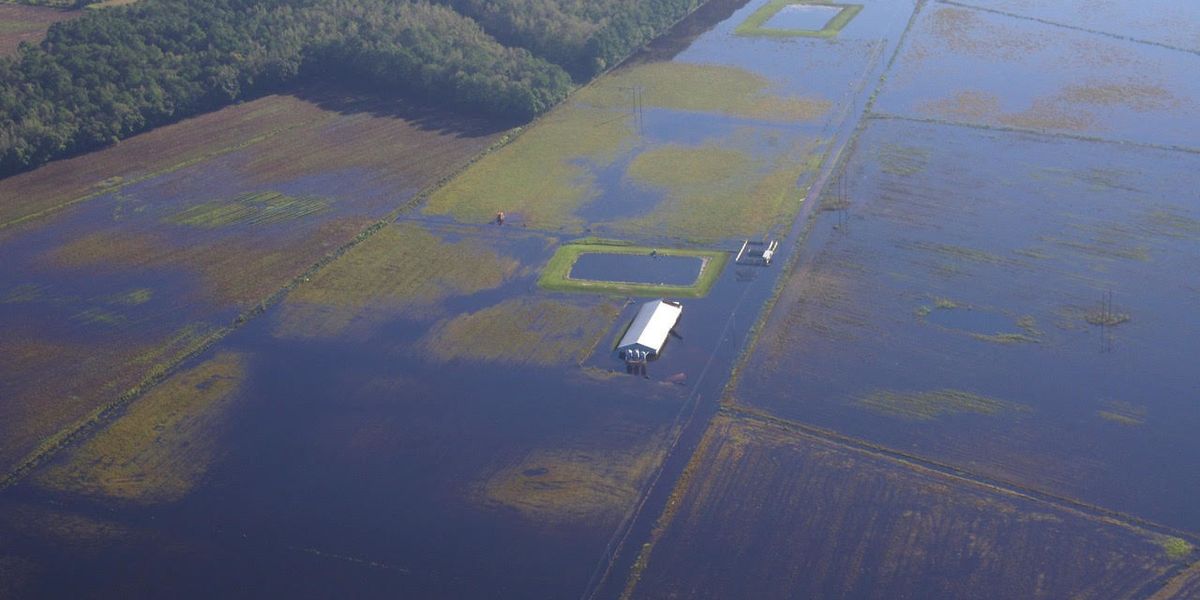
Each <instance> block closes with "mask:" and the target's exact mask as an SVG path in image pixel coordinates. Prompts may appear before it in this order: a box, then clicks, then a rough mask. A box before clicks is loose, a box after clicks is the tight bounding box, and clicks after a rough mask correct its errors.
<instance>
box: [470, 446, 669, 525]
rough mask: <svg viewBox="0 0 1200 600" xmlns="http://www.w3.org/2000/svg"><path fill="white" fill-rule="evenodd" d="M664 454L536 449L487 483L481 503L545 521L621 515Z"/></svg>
mask: <svg viewBox="0 0 1200 600" xmlns="http://www.w3.org/2000/svg"><path fill="white" fill-rule="evenodd" d="M662 457H663V450H662V449H661V448H659V447H658V446H657V445H656V444H649V445H645V446H634V447H631V448H627V449H605V448H597V447H595V446H590V447H589V446H586V445H580V446H579V447H574V446H572V447H564V448H547V449H539V450H535V451H533V452H530V453H529V454H528V455H526V456H525V457H524V458H522V459H521V460H519V461H518V462H516V463H514V464H511V465H508V466H505V467H503V468H501V469H499V470H498V471H496V472H495V473H494V474H492V475H491V476H490V477H488V478H487V480H485V481H484V482H482V483H481V484H480V485H479V486H478V488H477V491H476V495H477V497H478V499H479V501H480V503H481V504H483V505H484V506H489V507H494V508H504V509H508V510H515V511H516V512H517V513H518V514H520V515H521V516H522V517H524V518H526V519H528V520H530V521H534V522H537V523H541V524H544V525H555V524H560V523H566V522H574V523H581V522H583V521H585V520H594V519H613V520H615V519H619V518H620V516H621V515H622V514H623V512H624V511H625V510H626V509H627V508H628V507H629V506H630V504H631V503H632V502H633V501H634V500H635V499H636V498H637V497H638V494H639V493H640V488H641V483H642V482H643V481H644V480H645V478H646V477H647V476H648V475H649V474H650V473H651V472H652V471H653V470H654V467H655V466H657V465H658V464H659V462H660V461H661V460H662Z"/></svg>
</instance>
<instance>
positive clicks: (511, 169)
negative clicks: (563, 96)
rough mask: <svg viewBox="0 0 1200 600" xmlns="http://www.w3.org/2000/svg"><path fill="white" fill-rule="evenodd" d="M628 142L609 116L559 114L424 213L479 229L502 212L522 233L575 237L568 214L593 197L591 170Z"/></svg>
mask: <svg viewBox="0 0 1200 600" xmlns="http://www.w3.org/2000/svg"><path fill="white" fill-rule="evenodd" d="M618 117H619V115H618ZM632 138H633V131H632V130H631V129H630V127H629V123H628V122H626V120H624V119H621V118H617V119H615V120H614V118H613V113H611V112H609V111H606V110H600V109H596V108H589V107H581V106H578V105H574V104H571V105H567V106H564V107H561V108H559V109H557V110H555V111H554V112H553V113H552V114H550V115H549V116H547V117H546V118H545V119H543V120H541V121H539V122H538V123H537V124H535V125H534V126H532V127H530V128H529V130H528V131H526V132H524V133H523V134H521V136H520V137H518V138H517V139H516V140H514V141H513V142H512V143H510V144H508V145H506V146H504V147H502V148H500V149H499V150H496V151H495V152H492V153H491V154H488V155H487V156H484V157H483V158H482V159H480V160H479V161H478V162H476V163H475V164H473V165H471V167H470V168H468V169H467V170H466V171H464V172H462V173H461V174H459V175H458V176H457V177H455V178H454V179H453V180H451V181H450V182H449V183H447V184H446V185H445V186H443V187H441V188H440V189H439V190H438V191H437V192H435V193H434V194H433V195H432V196H430V198H429V201H428V202H427V203H426V205H425V207H424V212H425V214H431V215H449V216H452V217H454V218H455V219H458V220H459V221H463V222H475V223H483V222H488V221H491V220H492V219H494V218H495V217H496V213H497V212H498V211H504V212H505V213H507V214H508V215H509V216H510V219H511V220H513V221H514V222H519V223H521V224H522V225H526V226H529V227H537V228H540V229H564V230H570V231H581V230H582V228H583V225H584V221H583V220H582V219H580V218H579V217H577V216H575V215H574V212H575V211H576V210H577V209H578V208H579V207H581V206H583V205H584V204H585V203H587V202H588V201H589V200H592V199H594V198H596V197H597V196H598V195H599V192H598V190H597V189H596V187H595V180H596V176H595V171H594V169H596V168H602V167H604V166H607V165H610V164H612V163H613V162H614V161H615V160H616V159H617V157H618V156H619V154H620V152H621V150H622V149H627V148H628V147H629V143H630V142H631V140H632Z"/></svg>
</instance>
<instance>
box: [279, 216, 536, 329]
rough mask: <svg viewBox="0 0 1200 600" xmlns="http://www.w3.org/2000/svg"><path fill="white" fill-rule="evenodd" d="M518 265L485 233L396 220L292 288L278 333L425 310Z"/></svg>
mask: <svg viewBox="0 0 1200 600" xmlns="http://www.w3.org/2000/svg"><path fill="white" fill-rule="evenodd" d="M518 266H519V262H518V261H517V260H516V259H515V258H511V257H509V256H505V255H502V254H499V253H497V252H496V251H495V250H494V249H493V248H491V247H489V246H488V245H487V244H485V243H483V242H480V241H475V240H463V241H455V242H451V241H447V240H445V239H444V238H443V237H441V236H439V235H436V234H434V233H430V232H429V231H426V230H424V229H422V228H420V227H418V226H416V225H411V224H395V225H390V226H388V227H386V228H384V229H383V230H381V231H379V232H378V233H376V234H375V235H373V236H372V237H371V238H370V239H368V240H367V241H366V242H364V243H362V244H360V245H358V246H356V247H354V248H353V249H351V250H350V251H349V252H347V253H346V254H345V255H344V256H342V257H341V258H340V259H338V260H337V262H335V263H333V264H332V265H330V266H329V267H327V268H326V269H324V270H322V271H320V272H319V273H317V275H316V276H314V277H313V278H312V280H311V281H308V282H306V283H304V284H302V285H300V286H299V287H297V288H296V289H295V290H293V291H292V293H291V294H290V295H289V296H288V298H287V300H286V302H285V303H284V305H283V308H282V311H281V312H280V315H279V317H278V319H279V320H278V323H277V326H276V329H275V333H276V335H278V336H281V337H291V338H309V337H327V336H336V335H339V334H341V333H343V332H346V331H348V330H350V329H353V328H355V327H356V326H362V327H369V326H370V325H371V324H373V323H376V322H378V319H379V318H388V317H391V316H397V315H400V316H408V317H411V318H425V317H427V316H429V315H431V314H436V313H437V312H438V308H437V303H438V302H440V301H441V300H444V299H446V298H449V297H452V296H462V295H468V294H473V293H476V292H479V291H482V290H488V289H493V288H496V287H499V286H500V284H502V283H504V282H505V281H506V280H507V279H508V278H509V277H511V276H512V275H513V274H514V273H516V271H517V268H518Z"/></svg>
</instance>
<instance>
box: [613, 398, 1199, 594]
mask: <svg viewBox="0 0 1200 600" xmlns="http://www.w3.org/2000/svg"><path fill="white" fill-rule="evenodd" d="M670 506H671V508H669V509H668V510H667V512H666V513H665V514H664V515H663V516H662V517H661V518H660V520H659V523H658V525H657V528H656V530H655V534H654V535H653V536H652V538H651V542H652V543H650V544H647V545H645V546H643V548H642V549H641V553H640V555H639V557H638V563H637V567H636V569H635V576H634V578H632V579H631V580H630V582H629V583H628V585H627V587H626V588H625V591H624V594H623V597H626V598H663V597H672V596H679V597H688V598H728V597H730V596H744V595H747V594H749V595H753V596H755V597H758V598H785V597H795V596H797V595H799V596H804V597H814V598H815V597H835V596H853V597H860V598H895V597H980V598H1062V597H1074V598H1141V597H1144V596H1145V595H1146V594H1147V593H1150V592H1151V591H1153V590H1155V589H1158V587H1159V586H1160V585H1161V581H1163V580H1164V579H1165V578H1166V577H1169V576H1170V575H1172V574H1174V573H1177V572H1179V571H1180V570H1181V569H1182V567H1183V565H1184V559H1186V556H1179V555H1175V554H1172V553H1171V552H1170V551H1169V550H1168V549H1167V548H1168V547H1169V546H1170V545H1171V544H1174V543H1177V542H1181V540H1174V539H1173V538H1170V537H1169V536H1164V535H1161V534H1157V533H1154V532H1151V531H1146V530H1142V529H1138V528H1135V527H1128V526H1124V525H1120V524H1114V523H1111V522H1108V521H1107V520H1105V519H1104V518H1103V517H1101V516H1096V515H1089V514H1086V513H1081V512H1079V511H1076V510H1074V509H1072V508H1070V507H1065V506H1058V505H1054V504H1052V503H1047V502H1041V501H1036V500H1032V499H1030V498H1029V497H1027V496H1024V495H1021V494H1013V493H1009V492H1006V491H1003V490H1001V489H997V488H994V487H992V486H987V485H977V484H974V483H971V482H967V481H965V480H963V479H960V478H958V477H955V476H953V475H951V474H947V473H943V472H939V471H936V470H932V469H929V468H925V467H922V466H919V465H916V464H912V463H908V462H905V461H901V460H895V459H893V458H890V457H888V456H885V455H882V454H880V453H876V452H873V451H871V450H869V449H863V448H857V447H851V446H846V445H842V444H840V443H837V442H835V441H831V440H830V439H828V438H825V437H823V436H820V435H812V434H811V433H809V432H807V431H805V430H804V429H797V428H793V427H789V426H788V425H787V424H785V423H780V422H777V421H772V420H770V419H764V418H761V417H758V416H754V415H750V414H744V413H742V414H740V413H737V412H733V413H723V414H722V415H720V416H718V417H717V418H716V419H714V420H713V422H712V425H711V427H710V429H709V430H708V432H707V433H706V434H705V437H704V439H703V440H702V441H701V443H700V447H699V449H698V450H697V452H696V453H695V455H694V456H693V457H692V462H691V463H690V465H689V467H688V471H687V472H686V474H685V476H684V478H683V479H682V480H681V483H680V486H679V487H677V488H676V491H675V494H674V496H673V498H672V501H671V503H670Z"/></svg>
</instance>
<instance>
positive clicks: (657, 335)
mask: <svg viewBox="0 0 1200 600" xmlns="http://www.w3.org/2000/svg"><path fill="white" fill-rule="evenodd" d="M682 312H683V306H682V305H680V304H679V303H677V302H667V301H666V300H651V301H649V302H647V303H645V304H643V305H642V307H641V308H640V309H638V314H637V316H636V317H634V318H633V323H632V324H630V325H629V331H626V332H625V336H624V337H622V338H621V343H620V344H619V345H618V346H617V348H618V349H619V350H624V349H626V348H630V347H634V346H641V348H642V349H644V350H648V351H650V352H654V353H658V351H659V350H662V347H663V344H665V343H666V342H667V336H668V335H670V333H671V328H672V327H674V326H675V322H676V321H678V320H679V315H680V313H682Z"/></svg>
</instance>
